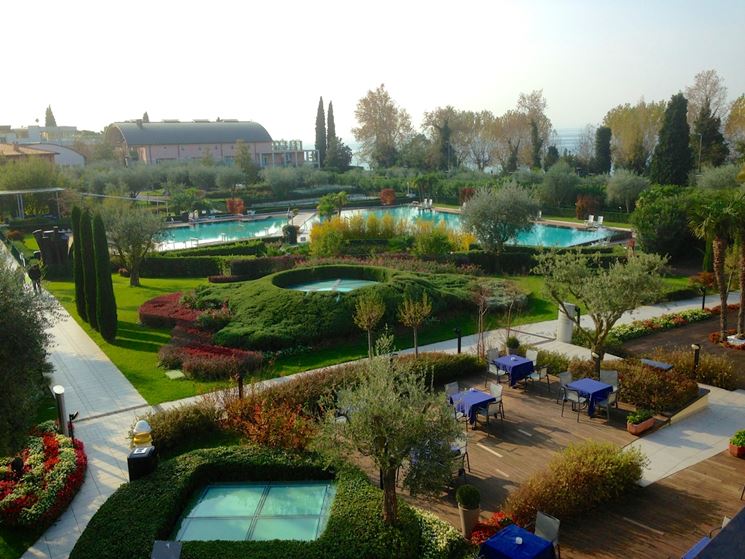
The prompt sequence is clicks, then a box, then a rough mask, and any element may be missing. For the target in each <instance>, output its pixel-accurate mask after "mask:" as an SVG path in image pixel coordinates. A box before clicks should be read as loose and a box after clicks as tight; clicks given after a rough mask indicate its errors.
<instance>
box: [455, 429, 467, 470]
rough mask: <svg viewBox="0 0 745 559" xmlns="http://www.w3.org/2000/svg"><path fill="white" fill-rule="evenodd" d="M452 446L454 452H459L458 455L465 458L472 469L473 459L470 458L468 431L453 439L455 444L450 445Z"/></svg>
mask: <svg viewBox="0 0 745 559" xmlns="http://www.w3.org/2000/svg"><path fill="white" fill-rule="evenodd" d="M450 448H452V449H453V452H454V453H456V452H457V456H458V457H459V458H460V457H461V456H462V457H463V459H464V460H465V465H466V467H467V468H468V471H469V472H470V471H471V460H470V459H469V458H468V431H464V432H463V434H462V435H458V437H456V439H455V440H454V441H453V444H452V445H451V446H450Z"/></svg>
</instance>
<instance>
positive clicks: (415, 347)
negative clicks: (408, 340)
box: [413, 328, 419, 357]
mask: <svg viewBox="0 0 745 559" xmlns="http://www.w3.org/2000/svg"><path fill="white" fill-rule="evenodd" d="M413 330H414V357H419V345H418V344H417V341H416V328H414V329H413Z"/></svg>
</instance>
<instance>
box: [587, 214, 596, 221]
mask: <svg viewBox="0 0 745 559" xmlns="http://www.w3.org/2000/svg"><path fill="white" fill-rule="evenodd" d="M594 221H595V216H594V215H592V214H590V215H588V216H587V223H593V222H594Z"/></svg>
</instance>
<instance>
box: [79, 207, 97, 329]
mask: <svg viewBox="0 0 745 559" xmlns="http://www.w3.org/2000/svg"><path fill="white" fill-rule="evenodd" d="M80 243H81V247H80V248H81V252H82V257H83V289H84V290H85V314H86V316H87V317H88V324H90V325H91V326H92V327H93V328H94V329H95V330H98V322H97V321H96V319H97V317H98V314H97V313H96V261H95V256H94V254H93V225H92V223H91V212H90V211H89V210H88V209H85V210H83V214H82V215H81V216H80Z"/></svg>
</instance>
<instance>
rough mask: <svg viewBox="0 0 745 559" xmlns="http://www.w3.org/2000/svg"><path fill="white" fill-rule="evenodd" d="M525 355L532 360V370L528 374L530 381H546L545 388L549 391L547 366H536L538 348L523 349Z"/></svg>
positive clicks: (549, 383) (549, 382)
mask: <svg viewBox="0 0 745 559" xmlns="http://www.w3.org/2000/svg"><path fill="white" fill-rule="evenodd" d="M525 357H526V358H527V359H530V360H531V361H532V362H533V372H532V373H530V374H529V375H528V380H529V381H531V383H535V382H536V381H542V380H545V381H546V389H547V390H548V391H549V393H550V392H551V381H550V380H549V379H548V367H540V368H539V367H538V350H537V349H528V350H526V351H525Z"/></svg>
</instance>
